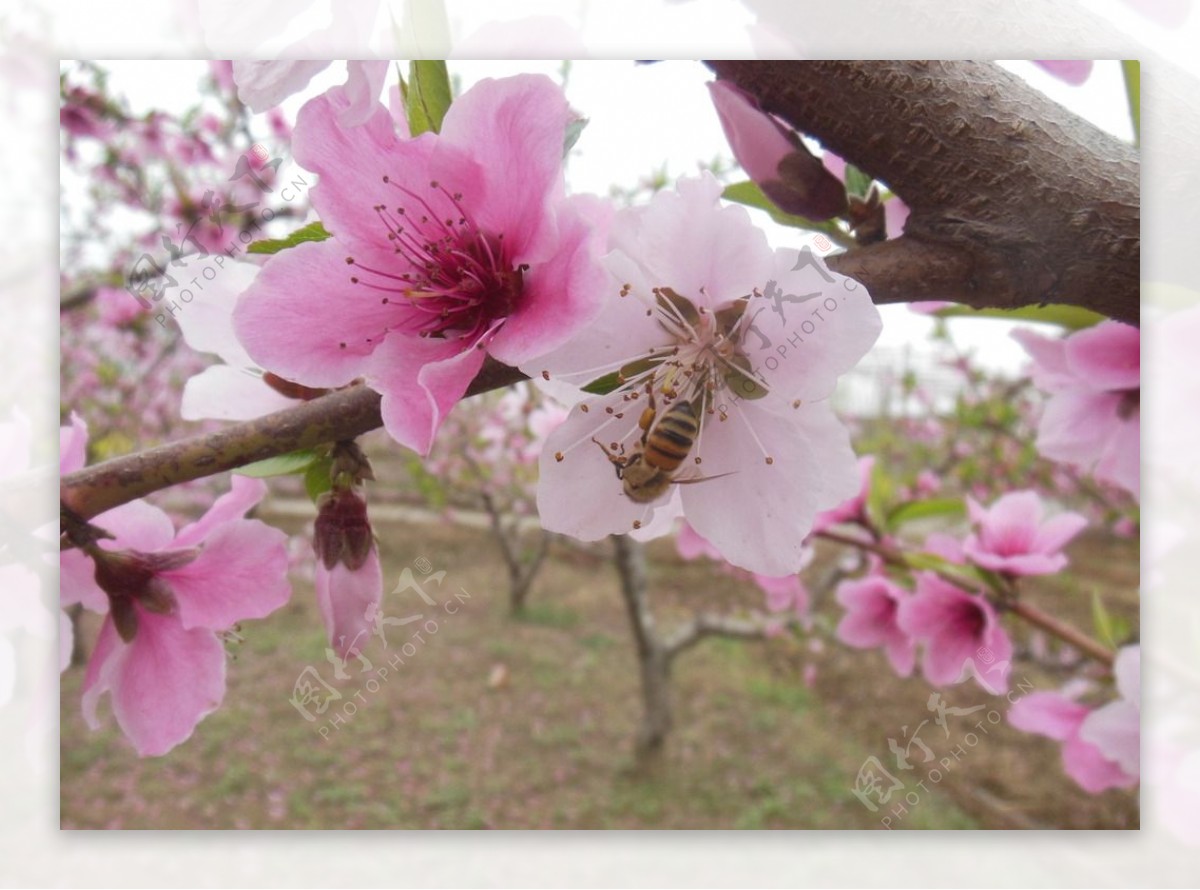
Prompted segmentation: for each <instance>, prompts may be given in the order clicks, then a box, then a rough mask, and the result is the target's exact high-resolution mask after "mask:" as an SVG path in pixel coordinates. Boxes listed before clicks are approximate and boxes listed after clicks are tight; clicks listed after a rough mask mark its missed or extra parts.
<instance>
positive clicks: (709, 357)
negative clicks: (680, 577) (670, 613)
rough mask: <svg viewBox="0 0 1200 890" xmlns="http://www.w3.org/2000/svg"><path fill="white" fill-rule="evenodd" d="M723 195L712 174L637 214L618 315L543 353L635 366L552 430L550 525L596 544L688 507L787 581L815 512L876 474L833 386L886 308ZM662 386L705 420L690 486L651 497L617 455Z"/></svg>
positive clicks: (720, 537)
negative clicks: (863, 476)
mask: <svg viewBox="0 0 1200 890" xmlns="http://www.w3.org/2000/svg"><path fill="white" fill-rule="evenodd" d="M720 195H721V185H720V183H718V182H717V181H716V179H715V178H713V177H712V176H710V175H705V176H704V177H703V178H701V179H691V180H681V181H680V183H679V184H678V186H677V188H676V190H674V191H661V192H659V193H658V194H656V195H655V196H654V197H653V198H652V199H651V200H650V202H649V204H648V205H646V206H644V207H637V208H631V209H629V210H625V211H622V212H621V213H620V214H619V215H618V217H617V219H616V221H615V222H614V225H613V232H612V241H611V244H612V247H613V251H612V253H610V254H609V257H608V259H607V264H608V268H609V270H610V272H611V274H612V279H611V283H610V285H609V287H610V291H609V299H608V302H607V304H606V305H605V306H604V311H603V313H602V314H601V315H600V317H599V318H598V319H597V320H596V321H595V322H594V323H593V324H592V325H591V326H590V327H589V328H588V329H587V330H586V331H585V332H584V333H583V334H582V335H580V336H579V337H577V338H576V339H575V340H573V341H571V342H570V343H568V344H567V345H566V346H564V347H562V348H561V349H560V350H557V351H555V352H554V353H553V354H551V355H549V356H546V357H545V358H543V359H541V360H539V362H538V363H536V364H533V365H530V370H534V369H537V368H540V369H541V371H542V374H541V376H543V377H548V378H550V379H552V380H559V381H562V382H565V383H570V384H572V385H574V386H577V387H580V388H582V387H586V386H588V385H589V384H592V383H594V382H595V381H598V380H601V379H603V378H605V375H609V374H611V375H612V377H617V376H618V372H620V377H619V378H618V379H617V380H616V383H617V387H616V388H615V389H613V390H612V391H611V392H609V393H608V394H607V395H602V396H593V397H591V398H588V399H586V400H585V401H583V402H580V403H579V404H576V405H575V407H574V408H572V410H571V413H570V414H569V415H568V417H567V420H566V422H565V423H563V425H562V426H560V427H559V428H558V429H557V430H555V432H554V433H553V434H551V436H550V439H549V440H548V442H547V447H546V450H545V451H543V452H542V457H541V467H540V469H541V478H540V481H539V484H538V512H539V514H540V516H541V519H542V524H543V527H545V528H547V529H549V530H551V531H557V532H561V533H563V534H567V535H571V536H573V537H577V538H581V539H583V540H597V539H599V538H602V537H604V536H606V535H609V534H618V533H622V532H629V531H630V530H631V529H638V528H644V527H646V526H650V525H656V524H658V523H660V522H661V521H664V520H669V519H672V518H674V517H677V516H679V515H680V514H682V515H683V516H684V517H685V518H686V519H687V521H688V523H689V524H690V525H691V526H692V527H693V528H694V529H695V531H696V532H697V533H699V534H700V535H701V536H702V537H704V538H706V539H707V540H708V541H709V542H711V543H712V544H713V546H714V547H716V549H717V550H718V551H719V552H720V553H721V555H722V557H723V558H724V559H726V560H727V561H728V562H730V563H732V564H734V565H736V566H739V567H740V568H744V569H747V570H749V571H752V572H757V573H759V574H762V575H770V576H776V577H779V576H783V575H787V574H791V573H794V572H796V571H797V570H798V569H799V568H800V567H801V566H802V565H803V563H804V561H805V559H806V558H807V557H806V553H805V547H804V543H803V542H804V537H805V535H807V534H808V532H809V531H810V530H811V528H812V524H813V520H814V518H815V516H816V514H817V513H818V512H819V511H821V510H825V509H829V508H830V507H832V506H834V505H836V504H838V503H840V502H842V501H843V500H845V499H846V498H848V497H851V496H852V495H853V494H854V492H855V490H857V489H858V487H859V485H860V477H859V474H858V471H857V468H856V463H855V458H854V454H853V452H852V451H851V449H850V444H849V436H848V435H847V433H846V430H845V428H844V427H843V426H842V425H841V423H840V422H839V421H838V420H837V418H836V416H835V415H834V413H833V411H832V409H831V407H830V405H829V397H830V395H831V394H832V392H833V388H834V386H835V384H836V381H837V378H838V376H839V375H840V374H842V373H844V372H845V371H847V370H849V369H850V368H851V367H853V366H854V364H855V363H857V361H858V360H859V359H860V358H861V357H862V356H863V354H864V353H865V352H866V351H867V350H868V349H869V348H870V346H871V344H873V343H874V341H875V338H876V337H877V336H878V333H879V328H880V321H879V314H878V312H877V311H876V310H875V307H874V305H873V304H872V303H871V300H870V298H869V296H868V295H867V294H866V292H865V291H864V289H863V288H862V287H861V286H860V285H858V284H856V283H854V282H851V281H850V280H849V279H845V278H842V277H841V276H838V275H836V274H834V273H831V272H830V271H829V270H828V269H827V268H826V267H825V266H824V264H823V263H822V262H821V260H820V258H819V257H816V256H814V255H812V254H811V253H807V254H798V253H797V251H795V250H780V251H772V250H771V248H770V247H769V246H768V245H767V241H766V236H765V235H764V234H763V233H762V231H760V230H759V229H757V228H755V227H754V226H753V225H752V224H751V222H750V219H749V216H748V214H747V213H746V211H745V209H744V208H741V207H737V206H722V205H721V203H720ZM801 295H803V296H801ZM801 300H811V302H810V303H808V304H807V305H805V306H800V305H797V301H801ZM818 317H819V319H820V320H819V322H818V320H817V319H818ZM623 368H624V369H627V370H626V371H625V372H622V370H621V369H623ZM612 377H610V378H609V379H612ZM650 392H653V393H654V398H655V403H656V406H657V412H656V414H655V416H658V413H659V412H661V413H663V414H665V413H666V412H667V411H668V410H669V407H670V405H671V404H674V403H678V402H680V401H685V400H686V401H688V402H689V404H691V405H692V411H693V412H694V413H695V415H696V420H697V422H698V427H699V431H698V434H697V435H696V436H695V441H694V443H690V444H691V446H692V447H691V448H690V449H689V451H688V456H687V460H686V464H685V465H684V466H681V467H680V468H679V470H678V473H677V477H676V481H678V482H680V483H683V484H670V485H668V486H667V489H666V490H665V491H663V492H662V493H661V494H658V495H656V496H652V497H650V498H649V499H647V497H646V495H645V494H640V495H639V497H640V498H641V500H638V499H636V498H631V497H629V496H628V495H627V494H626V491H625V488H624V485H623V482H622V480H621V478H619V477H618V475H617V473H616V472H614V468H615V467H616V466H617V464H616V463H614V461H616V462H617V463H619V462H620V461H622V458H621V457H620V453H621V451H622V449H623V450H624V455H625V458H624V459H628V458H629V457H630V456H631V455H632V454H633V453H634V452H635V451H636V450H637V449H638V448H639V447H640V444H639V443H640V439H641V438H642V435H643V432H644V430H643V429H642V427H641V425H640V423H639V420H640V418H641V417H642V416H643V414H644V411H645V409H646V407H648V401H649V396H648V395H647V394H648V393H650ZM691 480H694V482H691ZM689 483H691V484H689Z"/></svg>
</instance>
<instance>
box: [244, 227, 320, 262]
mask: <svg viewBox="0 0 1200 890" xmlns="http://www.w3.org/2000/svg"><path fill="white" fill-rule="evenodd" d="M328 237H329V233H328V232H327V231H325V226H323V225H321V222H320V221H319V220H318V221H317V222H315V223H309V224H308V225H306V226H304V227H303V228H300V229H296V231H294V232H292V234H290V235H288V236H287V237H286V238H268V239H266V240H265V241H254V242H252V243H251V244H250V246H249V247H247V248H246V252H247V253H268V254H270V253H279V251H281V250H287V249H288V248H289V247H295V246H296V245H297V244H303V243H304V242H305V241H324V240H325V239H326V238H328Z"/></svg>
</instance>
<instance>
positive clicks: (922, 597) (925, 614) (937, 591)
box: [896, 572, 1012, 694]
mask: <svg viewBox="0 0 1200 890" xmlns="http://www.w3.org/2000/svg"><path fill="white" fill-rule="evenodd" d="M896 623H897V624H898V626H899V627H900V629H901V630H902V631H903V632H904V633H906V634H908V635H909V636H910V637H914V638H916V639H917V640H919V641H921V642H922V643H923V644H924V649H925V651H924V655H923V657H922V661H921V669H922V671H923V673H924V674H925V679H926V680H928V681H929V682H930V683H933V684H934V685H935V686H945V685H947V684H952V683H958V682H960V681H961V680H962V679H964V674H967V673H969V674H972V675H974V677H975V679H976V680H977V681H978V682H979V685H980V686H982V687H983V688H984V689H986V690H988V691H989V692H992V693H994V694H997V693H1001V692H1004V691H1006V690H1007V689H1008V673H1009V669H1010V666H1011V662H1012V643H1011V641H1010V640H1009V638H1008V634H1007V633H1005V631H1004V628H1003V627H1001V626H1000V621H999V619H998V618H997V617H996V610H995V609H993V608H992V605H991V603H989V602H988V601H987V600H986V599H984V598H983V597H981V596H975V595H972V594H969V593H966V592H965V591H963V590H960V589H959V588H957V587H955V586H954V585H953V584H950V583H949V582H948V581H945V580H943V579H942V578H940V577H938V576H937V575H935V574H933V573H931V572H921V573H920V574H918V575H917V589H916V593H915V594H914V595H913V596H911V597H909V598H908V599H906V600H904V601H903V602H902V603H901V605H900V608H899V610H898V612H897V618H896Z"/></svg>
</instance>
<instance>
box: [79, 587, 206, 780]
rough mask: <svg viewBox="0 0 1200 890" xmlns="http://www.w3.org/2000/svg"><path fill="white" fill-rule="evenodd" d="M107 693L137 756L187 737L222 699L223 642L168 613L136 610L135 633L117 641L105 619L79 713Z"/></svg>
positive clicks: (92, 712) (91, 711)
mask: <svg viewBox="0 0 1200 890" xmlns="http://www.w3.org/2000/svg"><path fill="white" fill-rule="evenodd" d="M105 692H111V693H112V706H113V714H114V715H115V716H116V719H117V724H118V725H119V726H120V727H121V731H122V732H124V733H125V735H126V736H128V737H129V740H130V741H131V742H133V746H134V748H136V749H137V752H138V754H139V755H140V756H142V757H154V756H158V755H161V754H165V753H167V752H168V751H170V750H171V749H172V748H174V747H175V746H176V745H178V744H179V743H180V742H183V741H186V740H187V739H188V738H189V737H190V736H191V734H192V732H193V730H194V729H195V728H196V725H197V724H198V723H199V722H200V721H201V720H203V719H204V718H205V717H206V716H208V715H209V714H211V713H212V712H213V711H215V710H216V709H217V707H219V706H220V704H221V700H222V699H223V698H224V697H225V647H224V646H223V645H222V644H221V641H220V640H218V639H217V637H216V636H215V635H214V634H213V633H212V632H211V631H208V630H200V629H196V630H184V629H183V627H182V626H181V625H180V624H179V621H178V620H177V619H175V618H173V617H171V616H163V615H152V614H150V613H148V612H145V611H141V610H139V613H138V632H137V636H135V637H134V639H133V641H132V642H131V643H129V644H126V643H124V642H122V640H121V639H120V638H119V637H118V636H117V634H116V630H115V629H114V628H113V626H112V620H111V619H105V622H104V626H103V627H102V628H101V631H100V638H99V639H98V640H97V642H96V648H95V651H94V652H93V653H92V660H91V662H90V663H89V665H88V672H87V677H86V679H85V681H84V716H85V718H86V719H87V721H88V724H89V725H90V726H92V728H93V729H95V728H96V727H97V726H98V724H99V721H98V720H97V719H96V704H97V701H98V700H99V697H100V696H101V695H103V694H104V693H105Z"/></svg>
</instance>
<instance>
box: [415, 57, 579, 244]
mask: <svg viewBox="0 0 1200 890" xmlns="http://www.w3.org/2000/svg"><path fill="white" fill-rule="evenodd" d="M574 119H575V115H574V113H573V112H572V111H571V109H570V107H569V106H568V105H567V100H566V97H565V96H564V95H563V91H562V89H561V88H559V86H558V85H557V84H555V83H554V81H552V80H551V79H550V78H548V77H546V76H545V75H541V74H520V75H516V76H514V77H505V78H502V79H499V80H493V79H491V78H488V79H485V80H481V81H479V82H478V83H476V84H475V85H474V86H472V87H471V89H469V90H467V91H466V92H465V93H464V94H463V95H462V96H460V97H459V98H458V99H456V100H455V102H454V103H453V104H452V105H451V106H450V110H449V111H448V112H447V113H446V118H445V120H444V121H443V122H442V129H441V132H440V133H439V136H438V146H437V152H438V154H439V155H442V154H444V152H445V151H446V149H447V148H449V149H452V150H454V153H455V154H462V155H466V156H467V157H473V158H474V159H475V160H476V161H478V162H479V164H480V165H481V173H482V176H483V180H482V188H483V194H479V193H476V192H467V191H466V190H465V189H462V191H463V192H464V197H463V203H464V206H466V207H467V209H468V210H469V211H471V213H472V215H473V216H474V219H475V222H476V224H477V225H478V226H479V227H480V228H482V229H484V230H485V231H489V232H492V233H493V234H499V233H501V232H503V233H504V241H505V245H506V246H507V248H508V249H509V250H510V251H512V253H511V254H510V256H511V258H512V259H513V261H514V262H515V263H522V262H529V263H534V262H542V261H545V260H547V259H549V258H550V256H551V254H552V253H553V252H554V250H555V242H554V232H553V222H552V218H550V217H549V216H548V214H547V213H546V204H545V202H546V200H547V199H551V200H556V199H558V198H560V197H561V196H562V194H563V188H564V186H563V180H562V177H563V172H562V157H563V139H564V137H565V135H566V128H567V125H568V124H569V123H570V122H571V121H572V120H574ZM436 163H437V165H438V167H439V173H441V172H444V171H446V170H449V169H452V168H453V167H457V166H459V162H458V161H457V160H452V163H449V164H447V163H445V160H444V159H443V158H440V157H439V159H438V160H437V162H436Z"/></svg>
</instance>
